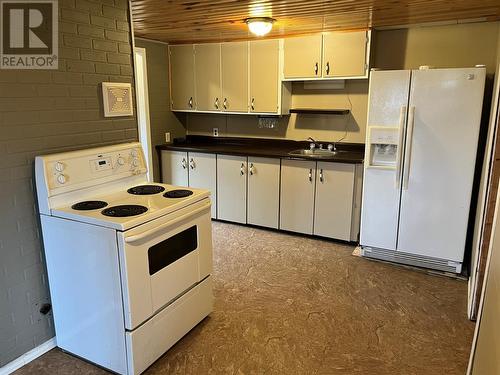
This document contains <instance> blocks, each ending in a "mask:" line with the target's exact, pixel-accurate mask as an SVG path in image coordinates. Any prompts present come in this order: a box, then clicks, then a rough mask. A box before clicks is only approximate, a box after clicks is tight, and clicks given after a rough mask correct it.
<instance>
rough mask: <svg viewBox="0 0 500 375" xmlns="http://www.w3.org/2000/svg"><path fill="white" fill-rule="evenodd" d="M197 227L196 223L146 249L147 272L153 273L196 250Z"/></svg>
mask: <svg viewBox="0 0 500 375" xmlns="http://www.w3.org/2000/svg"><path fill="white" fill-rule="evenodd" d="M197 247H198V229H197V227H196V225H194V226H192V227H191V228H189V229H186V230H184V231H182V232H180V233H177V234H176V235H174V236H172V237H170V238H167V239H166V240H164V241H162V242H160V243H158V244H156V245H154V246H152V247H150V248H149V250H148V261H149V274H150V275H154V274H155V273H156V272H158V271H161V270H162V269H163V268H165V267H167V266H168V265H169V264H172V263H174V262H175V261H176V260H178V259H181V258H182V257H183V256H185V255H187V254H189V253H190V252H191V251H193V250H196V248H197Z"/></svg>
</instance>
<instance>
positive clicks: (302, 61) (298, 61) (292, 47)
mask: <svg viewBox="0 0 500 375" xmlns="http://www.w3.org/2000/svg"><path fill="white" fill-rule="evenodd" d="M322 37H323V36H322V35H321V34H316V35H310V36H302V37H296V38H285V39H284V56H285V60H284V67H283V68H284V69H283V70H284V76H285V78H317V77H321V44H322V41H323V38H322Z"/></svg>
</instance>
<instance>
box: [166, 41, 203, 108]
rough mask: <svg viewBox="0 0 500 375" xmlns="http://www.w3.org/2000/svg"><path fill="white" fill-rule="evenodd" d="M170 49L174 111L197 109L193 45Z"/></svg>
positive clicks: (171, 90) (171, 95)
mask: <svg viewBox="0 0 500 375" xmlns="http://www.w3.org/2000/svg"><path fill="white" fill-rule="evenodd" d="M168 49H169V52H170V98H171V107H172V110H173V111H175V110H193V109H195V107H196V98H195V95H194V54H193V45H191V44H190V45H179V46H169V47H168Z"/></svg>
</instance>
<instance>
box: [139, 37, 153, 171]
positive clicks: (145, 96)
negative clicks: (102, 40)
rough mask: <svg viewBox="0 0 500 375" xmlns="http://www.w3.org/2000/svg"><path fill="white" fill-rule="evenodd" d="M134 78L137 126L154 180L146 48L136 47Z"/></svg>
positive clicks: (148, 167)
mask: <svg viewBox="0 0 500 375" xmlns="http://www.w3.org/2000/svg"><path fill="white" fill-rule="evenodd" d="M134 78H135V90H136V93H135V94H136V95H135V96H136V110H137V128H138V131H139V142H141V145H142V149H143V150H144V155H145V156H146V165H147V169H148V172H147V179H148V181H152V180H153V176H154V171H153V150H152V142H151V122H150V116H149V91H148V67H147V60H146V48H142V47H134Z"/></svg>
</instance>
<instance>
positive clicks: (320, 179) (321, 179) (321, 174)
mask: <svg viewBox="0 0 500 375" xmlns="http://www.w3.org/2000/svg"><path fill="white" fill-rule="evenodd" d="M319 181H320V182H321V183H323V181H324V180H323V169H320V170H319Z"/></svg>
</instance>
